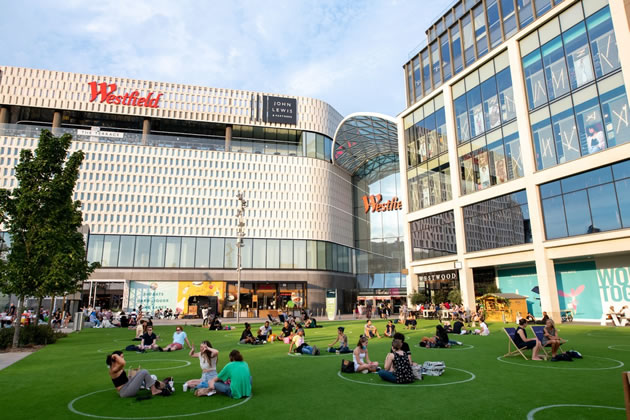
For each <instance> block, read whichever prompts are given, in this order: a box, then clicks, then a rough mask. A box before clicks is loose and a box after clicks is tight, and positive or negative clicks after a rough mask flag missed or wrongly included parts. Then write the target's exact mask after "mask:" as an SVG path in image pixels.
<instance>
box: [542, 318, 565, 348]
mask: <svg viewBox="0 0 630 420" xmlns="http://www.w3.org/2000/svg"><path fill="white" fill-rule="evenodd" d="M543 334H544V336H543V340H542V345H543V346H545V347H546V346H551V357H556V355H557V354H558V349H559V348H560V346H561V345H562V344H564V343H566V342H567V340H565V339H563V338H560V337H558V331H557V330H556V324H555V323H554V322H553V319H548V320H547V325H545V328H543Z"/></svg>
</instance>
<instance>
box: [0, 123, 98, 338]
mask: <svg viewBox="0 0 630 420" xmlns="http://www.w3.org/2000/svg"><path fill="white" fill-rule="evenodd" d="M71 142H72V136H70V135H69V134H64V135H62V136H61V137H55V136H54V135H53V134H52V133H51V132H50V131H48V130H42V133H41V135H40V138H39V143H38V145H37V148H36V149H35V153H33V151H32V150H30V149H24V150H22V152H21V153H20V162H19V163H18V164H17V166H16V167H15V177H16V179H17V181H18V186H17V187H16V188H15V189H14V190H13V191H9V190H6V189H0V222H1V223H2V224H3V225H4V228H5V229H6V230H7V231H8V233H9V235H10V237H11V246H10V249H9V251H8V254H7V255H6V258H5V259H2V260H0V291H2V292H4V293H12V294H14V295H16V296H17V297H18V317H19V316H20V314H21V313H22V311H23V310H24V299H25V298H26V297H27V296H37V297H40V296H46V295H62V294H64V293H72V292H75V291H76V290H77V289H78V288H79V287H80V286H81V284H82V282H83V281H84V280H86V279H87V278H88V277H89V275H90V274H91V273H92V272H93V271H94V270H95V269H96V268H97V267H98V264H95V263H93V264H90V263H88V261H87V258H86V253H85V242H84V240H83V235H82V234H81V233H80V232H79V228H80V227H81V223H82V220H83V217H82V214H81V210H80V206H81V203H80V202H79V201H73V199H72V194H73V191H74V187H75V184H76V182H77V179H78V177H79V167H80V166H81V162H83V158H84V155H83V152H81V151H77V152H75V153H73V154H72V155H70V156H69V158H68V159H67V161H66V156H67V155H68V150H69V148H70V144H71ZM19 335H20V322H18V323H17V324H16V328H15V333H14V336H13V347H17V345H18V338H19Z"/></svg>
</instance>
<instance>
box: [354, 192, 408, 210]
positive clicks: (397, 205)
mask: <svg viewBox="0 0 630 420" xmlns="http://www.w3.org/2000/svg"><path fill="white" fill-rule="evenodd" d="M381 201H383V196H382V195H380V194H376V195H369V196H368V195H364V196H363V206H364V207H365V212H366V213H368V212H369V211H370V209H372V213H375V212H383V211H392V210H402V201H398V197H394V198H392V199H391V200H389V201H388V202H386V203H383V204H381Z"/></svg>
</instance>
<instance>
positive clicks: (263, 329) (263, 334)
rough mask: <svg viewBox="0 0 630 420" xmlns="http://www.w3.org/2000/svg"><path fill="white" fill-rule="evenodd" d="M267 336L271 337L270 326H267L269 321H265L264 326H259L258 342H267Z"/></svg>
mask: <svg viewBox="0 0 630 420" xmlns="http://www.w3.org/2000/svg"><path fill="white" fill-rule="evenodd" d="M269 335H271V326H270V325H269V321H265V324H264V325H261V326H260V328H259V329H258V341H260V342H265V341H267V338H268V337H269Z"/></svg>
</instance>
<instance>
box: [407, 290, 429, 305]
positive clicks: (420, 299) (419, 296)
mask: <svg viewBox="0 0 630 420" xmlns="http://www.w3.org/2000/svg"><path fill="white" fill-rule="evenodd" d="M410 300H411V304H412V305H418V304H420V305H422V304H423V303H425V302H426V301H427V295H425V294H424V292H416V293H414V294H412V295H411V297H410Z"/></svg>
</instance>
